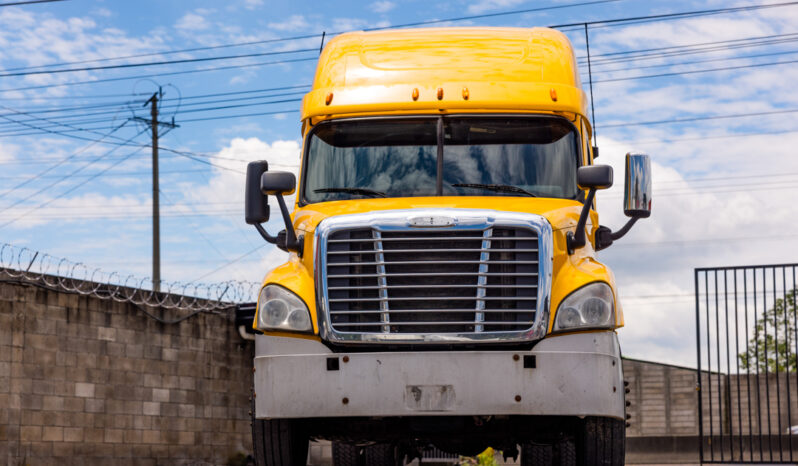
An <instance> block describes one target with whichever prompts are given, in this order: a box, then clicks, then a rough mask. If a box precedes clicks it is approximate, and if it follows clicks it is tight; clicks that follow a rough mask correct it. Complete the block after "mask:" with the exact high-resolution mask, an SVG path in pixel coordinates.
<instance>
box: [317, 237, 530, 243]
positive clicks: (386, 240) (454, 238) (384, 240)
mask: <svg viewBox="0 0 798 466" xmlns="http://www.w3.org/2000/svg"><path fill="white" fill-rule="evenodd" d="M413 239H414V240H416V241H418V240H432V241H446V240H456V241H461V240H472V241H474V240H475V241H482V237H481V236H470V237H469V236H455V237H452V238H440V237H433V236H431V237H426V238H425V237H417V238H413ZM502 240H503V241H530V240H531V241H537V238H512V237H508V238H502ZM363 241H366V242H373V241H375V240H373V239H368V238H362V239H361V238H356V239H331V240H329V241H328V242H329V243H353V242H363ZM380 241H382V242H383V243H385V242H390V241H406V239H404V238H383V239H381V240H380Z"/></svg>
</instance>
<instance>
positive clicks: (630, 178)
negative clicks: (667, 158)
mask: <svg viewBox="0 0 798 466" xmlns="http://www.w3.org/2000/svg"><path fill="white" fill-rule="evenodd" d="M623 213H624V214H625V215H626V216H627V217H631V218H648V216H650V215H651V158H650V157H649V156H648V155H646V154H626V183H625V184H624V190H623Z"/></svg>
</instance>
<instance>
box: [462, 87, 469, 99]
mask: <svg viewBox="0 0 798 466" xmlns="http://www.w3.org/2000/svg"><path fill="white" fill-rule="evenodd" d="M463 100H468V88H467V87H464V88H463Z"/></svg>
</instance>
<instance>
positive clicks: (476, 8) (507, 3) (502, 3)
mask: <svg viewBox="0 0 798 466" xmlns="http://www.w3.org/2000/svg"><path fill="white" fill-rule="evenodd" d="M523 1H524V0H479V1H478V2H476V3H473V4H471V5H469V6H468V13H470V14H472V15H479V14H482V13H485V12H486V11H491V10H497V9H500V8H510V7H513V6H515V5H518V4H520V3H523Z"/></svg>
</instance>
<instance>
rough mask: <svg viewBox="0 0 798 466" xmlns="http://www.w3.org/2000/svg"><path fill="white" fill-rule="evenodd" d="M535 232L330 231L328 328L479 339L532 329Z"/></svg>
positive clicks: (536, 251) (535, 300)
mask: <svg viewBox="0 0 798 466" xmlns="http://www.w3.org/2000/svg"><path fill="white" fill-rule="evenodd" d="M538 256H539V249H538V237H537V233H536V231H535V230H533V229H530V228H525V227H509V226H500V225H494V226H491V227H488V228H484V229H462V230H461V229H449V228H443V229H439V230H434V231H429V230H424V231H418V230H414V229H407V230H396V229H390V230H385V231H383V230H380V228H379V227H367V228H351V229H342V230H337V231H333V232H331V233H330V235H329V236H328V237H327V248H326V255H325V257H324V258H325V271H326V279H327V283H326V287H325V289H326V291H327V296H324V299H325V300H326V304H327V309H328V315H329V318H330V325H331V327H332V329H333V330H335V331H337V332H339V333H349V334H414V335H419V334H424V335H431V334H458V335H468V334H481V333H490V332H508V331H516V332H522V331H525V330H528V329H530V328H531V327H532V325H533V323H534V320H535V315H536V312H537V307H538V306H537V304H538V284H539V272H540V263H539V257H538Z"/></svg>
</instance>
